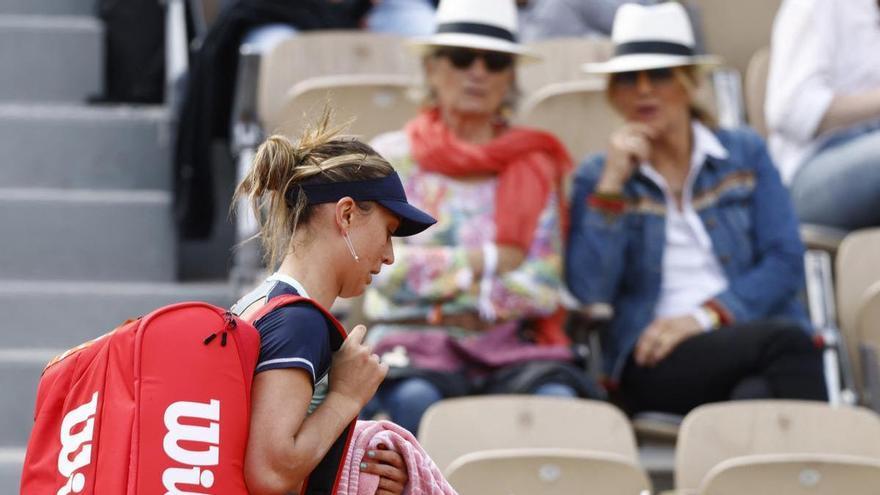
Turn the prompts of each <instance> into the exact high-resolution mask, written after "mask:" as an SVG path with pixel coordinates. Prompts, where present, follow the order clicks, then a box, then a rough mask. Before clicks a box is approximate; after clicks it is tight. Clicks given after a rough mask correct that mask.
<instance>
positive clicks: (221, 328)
mask: <svg viewBox="0 0 880 495" xmlns="http://www.w3.org/2000/svg"><path fill="white" fill-rule="evenodd" d="M301 299H302V298H299V297H295V296H285V297H279V298H276V299H273V300H272V303H271V304H269V305H267V306H266V307H264V308H262V309H263V310H262V311H260V314H259V315H256V316H258V317H259V316H260V315H264V314H266V313H268V312H269V311H271V310H272V309H274V308H276V307H279V306H282V305H286V304H291V303H293V302H296V301H299V300H301ZM318 307H319V306H318ZM319 309H320V307H319ZM325 314H326V315H327V316H328V317H329V318H330V319H331V320H330V321H332V322H334V323H336V330H337V331H338V332H336V333H335V334H334V339H332V341H333V342H334V348H338V346H339V345H341V342H342V341H343V340H344V338H345V331H344V330H343V329H342V327H341V326H340V325H338V322H336V320H335V319H333V318H332V316H330V315H329V313H326V311H325ZM334 350H335V349H334ZM259 352H260V337H259V333H258V332H257V330H256V329H255V328H254V327H253V326H252V325H251V324H250V323H248V322H246V321H244V320H242V319H239V318H238V317H236V316H234V315H233V314H232V313H230V312H228V311H226V310H225V309H222V308H218V307H215V306H212V305H210V304H207V303H200V302H185V303H180V304H174V305H171V306H166V307H163V308H160V309H157V310H155V311H153V312H152V313H150V314H149V315H147V316H144V317H142V318H140V319H138V320H135V321H129V322H126V323H123V324H122V325H121V326H119V327H118V328H116V329H115V330H113V331H111V332H110V333H108V334H106V335H104V336H102V337H99V338H97V339H95V340H93V341H90V342H87V343H85V344H82V345H80V346H78V347H76V348H73V349H71V350H69V351H67V352H65V353H64V354H62V355H60V356H58V357H57V358H55V359H54V360H52V362H50V363H49V364H48V365H47V366H46V369H45V370H44V372H43V376H42V378H41V380H40V384H39V386H38V389H37V401H36V407H35V412H34V416H35V422H34V427H33V430H32V432H31V436H30V440H29V442H28V448H27V454H26V456H25V462H24V469H23V471H22V479H21V493H22V494H26V495H68V494H84V495H135V494H150V495H152V494H159V495H162V494H164V495H215V494H216V495H221V494H222V495H247V489H246V487H245V483H244V470H243V467H244V454H245V448H246V446H247V435H248V430H249V421H250V393H251V383H252V379H253V375H254V369H255V367H256V364H257V359H258V357H259ZM350 429H351V427H349V430H347V431H346V432H345V433H344V434H343V435H342V436H341V437H340V439H339V440H338V441H337V443H336V444H335V445H334V448H333V449H331V452H330V453H329V454H328V456H327V457H326V458H325V459H324V461H322V463H321V464H320V465H319V469H316V470H315V472H313V473H312V476H311V477H310V480H309V483H307V486H308V485H311V486H309V488H310V489H309V490H306V491H307V492H308V493H332V491H333V490H334V489H335V486H336V483H337V481H336V480H337V479H338V477H339V472H340V470H341V466H340V465H339V464H340V460H341V459H342V458H343V457H340V456H344V455H345V452H346V450H347V448H348V440H349V438H348V437H349V435H350Z"/></svg>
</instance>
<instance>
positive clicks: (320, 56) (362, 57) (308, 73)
mask: <svg viewBox="0 0 880 495" xmlns="http://www.w3.org/2000/svg"><path fill="white" fill-rule="evenodd" d="M346 74H402V75H407V76H412V77H418V76H419V74H421V69H420V66H419V60H418V57H417V56H416V55H415V54H414V53H413V52H412V51H411V50H409V49H407V47H406V46H405V44H404V41H403V39H402V38H400V37H398V36H393V35H389V34H381V33H370V32H366V31H314V32H306V33H302V34H298V35H296V36H294V37H291V38H290V39H287V40H284V41H282V42H279V43H278V44H277V45H275V46H274V47H273V48H272V50H270V51H269V53H267V54H265V56H264V57H263V59H262V60H261V62H260V70H259V83H258V88H257V112H258V113H259V116H260V119H261V121H262V122H264V123H265V122H267V121H269V122H275V121H277V117H276V115H275V114H276V112H278V110H279V107H280V103H281V101H282V100H283V99H284V97H285V95H287V94H288V92H289V91H290V89H291V88H292V87H293V86H295V85H296V84H297V83H299V82H302V81H305V80H307V79H311V78H314V77H323V76H336V75H346Z"/></svg>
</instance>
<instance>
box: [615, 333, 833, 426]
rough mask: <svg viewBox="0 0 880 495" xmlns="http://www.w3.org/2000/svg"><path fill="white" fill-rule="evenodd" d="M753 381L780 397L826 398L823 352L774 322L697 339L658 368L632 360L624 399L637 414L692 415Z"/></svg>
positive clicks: (806, 337)
mask: <svg viewBox="0 0 880 495" xmlns="http://www.w3.org/2000/svg"><path fill="white" fill-rule="evenodd" d="M748 377H760V378H762V379H763V380H764V381H765V382H766V384H767V387H768V388H769V390H770V392H771V393H772V395H773V397H776V398H788V399H813V400H825V399H826V390H825V379H824V375H823V369H822V356H821V352H820V351H819V350H818V349H817V348H816V347H815V346H814V345H813V342H812V339H810V337H809V335H807V334H806V333H805V332H804V331H803V330H801V329H800V328H799V327H798V326H797V325H794V324H788V323H782V322H773V321H762V322H755V323H752V324H746V325H737V326H734V327H728V328H721V329H718V330H715V331H712V332H706V333H703V334H700V335H697V336H695V337H692V338H690V339H688V340H685V341H684V342H682V343H681V344H680V345H679V346H678V347H677V348H676V349H675V350H674V351H673V352H672V353H671V354H670V355H669V356H667V357H666V359H664V360H663V361H661V362H660V363H658V364H657V366H655V367H653V368H650V367H641V366H637V365H636V364H635V363H634V362H633V361H632V358H630V361H629V362H628V363H627V366H626V368H625V370H624V374H623V377H622V379H621V395H622V399H623V401H624V404H625V406H626V408H627V409H628V410H629V411H630V412H633V413H635V412H639V411H663V412H670V413H675V414H687V413H688V412H689V411H690V410H691V409H693V408H695V407H697V406H699V405H701V404H705V403H707V402H719V401H725V400H728V399H730V397H731V393H732V392H733V391H734V390H735V389H736V387H737V385H738V384H739V383H741V382H742V381H743V379H745V378H748Z"/></svg>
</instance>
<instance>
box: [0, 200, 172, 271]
mask: <svg viewBox="0 0 880 495" xmlns="http://www.w3.org/2000/svg"><path fill="white" fill-rule="evenodd" d="M171 208H172V205H171V195H170V194H168V193H167V192H160V191H92V190H63V189H0V233H2V236H3V248H2V249H0V279H18V280H35V279H36V280H98V281H153V282H170V281H173V280H175V279H176V276H177V268H176V264H177V263H176V262H177V255H176V245H177V240H176V233H175V228H174V225H173V218H172V211H171Z"/></svg>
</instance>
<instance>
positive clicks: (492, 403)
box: [419, 395, 638, 472]
mask: <svg viewBox="0 0 880 495" xmlns="http://www.w3.org/2000/svg"><path fill="white" fill-rule="evenodd" d="M419 442H420V443H421V444H422V447H424V449H425V450H426V451H427V452H428V454H429V455H430V456H431V458H432V459H433V460H434V462H435V463H436V464H437V466H438V467H439V468H440V470H441V471H444V472H446V470H447V469H448V468H449V466H450V465H451V464H452V462H453V461H454V460H455V459H457V458H459V457H461V456H463V455H465V454H469V453H472V452H478V451H484V450H497V449H516V448H563V449H576V450H587V451H596V452H605V453H609V454H616V455H618V456H620V457H621V458H624V459H628V460H629V461H632V462H633V463H637V462H638V454H637V450H636V442H635V437H634V435H633V432H632V428H631V427H630V424H629V421H627V419H626V416H624V415H623V413H622V412H620V410H618V409H617V408H615V407H614V406H612V405H610V404H607V403H604V402H599V401H593V400H587V399H569V398H559V397H538V396H530V395H490V396H478V397H463V398H456V399H447V400H442V401H440V402H438V403H436V404H434V405H433V406H431V407H430V408H429V409H428V410H427V411H426V412H425V415H424V416H423V417H422V422H421V424H420V425H419Z"/></svg>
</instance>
